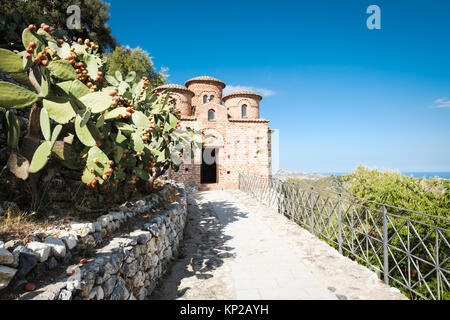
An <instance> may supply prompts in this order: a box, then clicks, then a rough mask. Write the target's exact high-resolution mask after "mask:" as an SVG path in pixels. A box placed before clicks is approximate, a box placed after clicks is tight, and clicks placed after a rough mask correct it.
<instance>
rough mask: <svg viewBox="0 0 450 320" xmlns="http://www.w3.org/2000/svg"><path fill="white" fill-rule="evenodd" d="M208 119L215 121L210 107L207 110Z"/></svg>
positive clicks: (213, 112)
mask: <svg viewBox="0 0 450 320" xmlns="http://www.w3.org/2000/svg"><path fill="white" fill-rule="evenodd" d="M208 121H216V118H215V111H214V110H212V109H211V110H209V111H208Z"/></svg>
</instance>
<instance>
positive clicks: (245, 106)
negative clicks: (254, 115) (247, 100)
mask: <svg viewBox="0 0 450 320" xmlns="http://www.w3.org/2000/svg"><path fill="white" fill-rule="evenodd" d="M245 117H247V105H246V104H244V105H242V118H245Z"/></svg>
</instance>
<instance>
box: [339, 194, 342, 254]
mask: <svg viewBox="0 0 450 320" xmlns="http://www.w3.org/2000/svg"><path fill="white" fill-rule="evenodd" d="M341 209H342V204H341V194H340V193H339V198H338V244H339V253H340V254H342V212H341Z"/></svg>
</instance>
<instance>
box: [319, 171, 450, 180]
mask: <svg viewBox="0 0 450 320" xmlns="http://www.w3.org/2000/svg"><path fill="white" fill-rule="evenodd" d="M349 173H350V172H325V173H323V174H326V175H333V174H335V175H337V176H342V175H344V174H349ZM402 175H404V176H408V177H414V178H426V179H429V178H435V177H437V178H444V179H450V172H437V171H436V172H434V171H431V172H402Z"/></svg>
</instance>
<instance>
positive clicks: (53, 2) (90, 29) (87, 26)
mask: <svg viewBox="0 0 450 320" xmlns="http://www.w3.org/2000/svg"><path fill="white" fill-rule="evenodd" d="M71 5H76V6H79V7H80V10H81V12H80V19H81V29H72V30H67V31H66V29H67V18H68V17H70V16H71V13H67V8H68V7H69V6H71ZM108 9H109V4H108V3H104V2H103V1H101V0H74V1H64V0H33V1H10V0H0V45H1V46H2V47H6V48H7V49H17V50H21V45H22V44H21V32H22V30H23V29H24V28H25V26H26V25H29V24H35V25H37V26H39V25H40V24H41V23H42V22H44V23H47V24H49V25H50V26H52V27H53V28H54V29H55V30H56V31H55V33H54V34H53V35H54V36H55V37H61V38H62V37H63V36H66V37H67V38H68V39H71V40H76V39H78V38H82V39H90V40H91V41H93V42H98V43H99V45H100V52H105V51H107V50H109V49H114V48H115V47H116V45H117V41H116V39H115V38H113V37H112V35H111V29H110V28H109V27H108V26H107V25H106V22H107V21H108V20H109V14H108Z"/></svg>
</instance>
